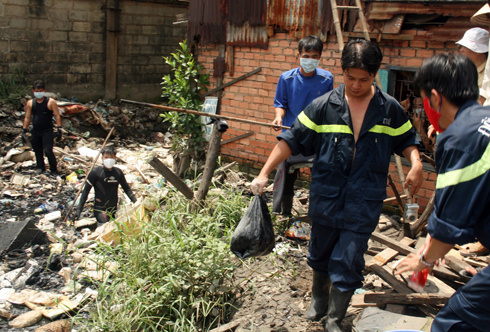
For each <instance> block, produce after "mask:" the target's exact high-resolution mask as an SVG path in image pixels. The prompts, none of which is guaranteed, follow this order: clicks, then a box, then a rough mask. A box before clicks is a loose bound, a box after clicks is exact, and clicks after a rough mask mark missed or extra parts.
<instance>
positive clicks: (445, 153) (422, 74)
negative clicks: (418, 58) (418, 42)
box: [397, 54, 490, 332]
mask: <svg viewBox="0 0 490 332" xmlns="http://www.w3.org/2000/svg"><path fill="white" fill-rule="evenodd" d="M414 84H415V86H417V87H418V88H420V90H421V91H420V92H421V96H422V98H424V108H425V111H426V113H427V117H428V118H429V120H430V122H431V124H432V125H433V126H434V128H435V129H436V130H437V131H438V132H441V134H440V135H439V137H438V141H437V142H438V143H437V148H436V165H437V183H436V195H435V199H434V212H433V213H432V215H431V216H430V219H429V223H428V226H427V231H428V233H429V235H428V236H427V240H426V244H425V246H424V247H423V248H422V249H421V251H420V252H419V253H417V254H410V255H408V257H407V258H405V259H404V260H402V261H401V262H400V263H399V264H398V265H397V273H398V274H400V273H403V272H405V271H422V270H423V269H425V268H429V269H430V270H432V266H433V265H434V263H435V262H437V261H438V260H439V259H440V258H442V257H443V256H444V255H445V254H446V253H447V252H448V251H449V250H451V248H453V246H454V244H464V243H468V242H472V241H474V240H475V237H476V238H477V239H478V240H479V241H480V242H481V243H482V244H483V245H484V246H485V247H487V248H490V144H489V143H490V107H483V106H480V105H479V104H478V102H477V100H478V96H479V89H478V72H477V68H476V66H475V65H474V64H473V62H471V60H470V59H468V58H467V57H465V56H463V55H461V54H438V55H436V56H434V57H432V58H429V59H427V60H425V61H424V63H423V64H422V66H421V67H420V69H419V71H418V72H417V74H416V75H415V80H414ZM489 327H490V267H486V268H484V269H483V270H482V271H480V272H479V273H477V274H476V275H475V276H473V278H472V279H471V280H470V281H469V282H468V283H467V284H466V285H465V286H463V287H461V288H459V289H458V291H457V292H456V293H455V294H454V295H453V296H452V297H451V298H450V299H449V301H448V302H447V303H446V305H445V306H444V308H442V309H441V311H440V312H439V314H438V315H437V316H436V317H435V319H434V322H433V324H432V329H431V331H432V332H470V331H471V332H478V331H480V332H484V331H488V330H489Z"/></svg>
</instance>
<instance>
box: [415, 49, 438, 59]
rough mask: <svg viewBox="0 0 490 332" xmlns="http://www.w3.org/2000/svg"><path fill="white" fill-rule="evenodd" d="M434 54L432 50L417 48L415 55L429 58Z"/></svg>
mask: <svg viewBox="0 0 490 332" xmlns="http://www.w3.org/2000/svg"><path fill="white" fill-rule="evenodd" d="M433 55H434V51H431V50H417V57H419V58H430V57H431V56H433Z"/></svg>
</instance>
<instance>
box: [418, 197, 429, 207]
mask: <svg viewBox="0 0 490 332" xmlns="http://www.w3.org/2000/svg"><path fill="white" fill-rule="evenodd" d="M415 201H416V203H417V204H418V205H419V206H423V207H426V206H427V204H429V200H428V199H427V198H421V197H417V198H416V199H415Z"/></svg>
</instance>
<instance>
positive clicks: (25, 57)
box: [0, 0, 187, 101]
mask: <svg viewBox="0 0 490 332" xmlns="http://www.w3.org/2000/svg"><path fill="white" fill-rule="evenodd" d="M105 3H106V1H105V0H2V2H1V3H0V61H1V62H0V74H2V75H5V74H8V73H14V72H15V70H16V69H20V70H22V71H23V72H24V73H25V76H26V78H27V81H28V82H29V83H32V82H33V81H34V80H36V79H44V80H45V81H46V84H47V89H48V90H49V91H52V92H59V93H61V95H62V96H64V97H67V98H70V97H72V96H74V97H77V98H78V99H79V100H80V101H89V100H97V99H99V98H103V97H104V93H105V68H106V26H107V23H106V10H105V9H103V6H104V5H105ZM120 9H121V11H120V13H119V15H120V18H119V28H120V30H121V31H120V32H119V33H118V34H117V39H118V44H117V45H118V46H117V52H118V57H117V63H118V65H117V95H116V96H117V98H133V99H139V100H153V101H155V100H158V99H159V96H160V82H161V77H162V76H163V75H164V74H166V73H168V71H169V69H168V68H167V66H166V65H165V64H164V61H163V59H162V56H166V55H169V54H170V53H171V52H173V51H174V50H175V49H176V48H177V47H178V42H179V41H181V40H183V39H185V37H186V26H185V25H174V24H173V22H174V21H175V15H176V14H180V13H185V12H186V11H187V8H183V7H171V6H169V5H164V4H158V3H147V2H144V1H137V2H135V1H120Z"/></svg>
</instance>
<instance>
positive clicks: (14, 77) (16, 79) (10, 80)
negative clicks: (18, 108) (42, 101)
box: [0, 68, 30, 105]
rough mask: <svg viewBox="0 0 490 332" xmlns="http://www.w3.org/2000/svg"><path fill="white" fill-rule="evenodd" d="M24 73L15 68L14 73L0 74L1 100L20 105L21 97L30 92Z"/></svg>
mask: <svg viewBox="0 0 490 332" xmlns="http://www.w3.org/2000/svg"><path fill="white" fill-rule="evenodd" d="M29 89H30V88H29V86H28V84H27V81H26V79H25V76H24V73H23V72H22V70H20V69H19V68H15V70H14V74H7V75H1V74H0V101H3V102H6V103H10V104H14V105H20V101H19V100H20V99H21V98H24V96H25V95H26V94H27V93H28V92H29Z"/></svg>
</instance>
